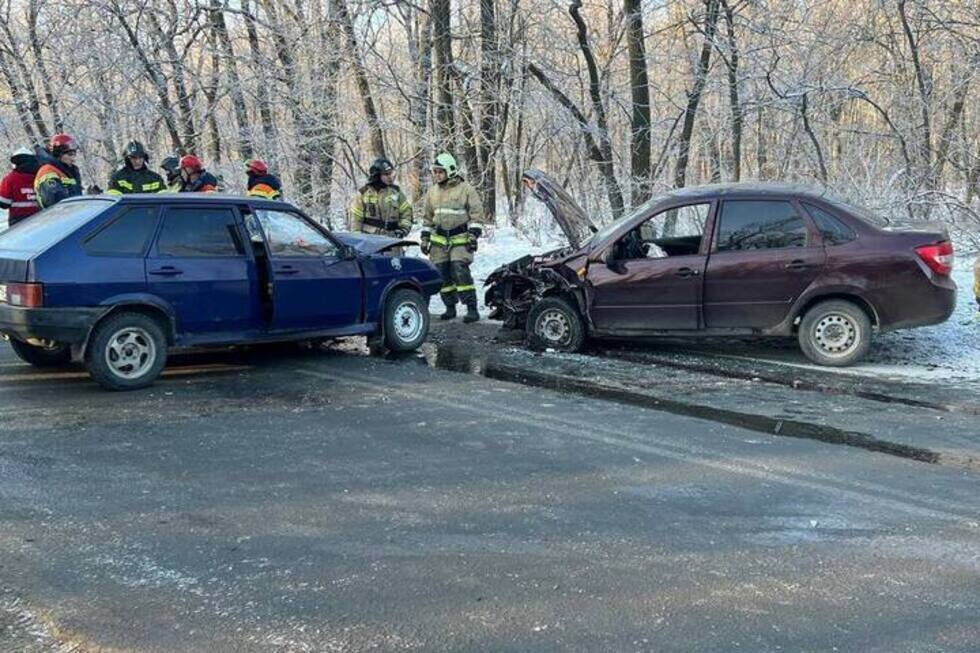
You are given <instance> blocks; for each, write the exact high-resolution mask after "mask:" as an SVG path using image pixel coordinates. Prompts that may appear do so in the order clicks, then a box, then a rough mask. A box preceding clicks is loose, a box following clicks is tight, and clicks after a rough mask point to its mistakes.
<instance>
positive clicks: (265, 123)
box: [242, 0, 276, 157]
mask: <svg viewBox="0 0 980 653" xmlns="http://www.w3.org/2000/svg"><path fill="white" fill-rule="evenodd" d="M242 6H243V7H244V15H245V31H246V32H247V33H248V49H249V54H250V55H251V58H252V67H253V69H254V70H256V71H261V70H267V69H268V67H269V62H268V61H267V60H266V58H265V56H264V55H263V54H262V46H261V43H260V42H259V32H258V27H257V26H256V21H255V15H254V14H253V13H252V12H251V5H250V3H249V1H248V0H245V2H244V3H243V5H242ZM255 102H256V104H257V105H258V108H259V120H260V122H261V123H262V136H263V138H264V139H265V149H266V156H267V157H269V156H270V155H271V153H272V148H273V146H274V145H275V143H276V127H275V123H274V122H273V121H272V107H271V106H270V104H269V89H268V87H267V86H266V84H265V83H264V82H263V81H262V80H259V82H258V83H257V84H256V85H255Z"/></svg>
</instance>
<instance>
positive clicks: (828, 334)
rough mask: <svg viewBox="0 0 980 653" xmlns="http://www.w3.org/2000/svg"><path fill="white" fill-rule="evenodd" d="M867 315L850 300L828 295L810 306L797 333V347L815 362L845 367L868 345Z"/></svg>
mask: <svg viewBox="0 0 980 653" xmlns="http://www.w3.org/2000/svg"><path fill="white" fill-rule="evenodd" d="M872 335H873V334H872V328H871V318H870V317H868V314H867V313H865V312H864V310H863V309H862V308H861V307H860V306H858V305H857V304H855V303H853V302H849V301H846V300H843V299H830V300H827V301H823V302H820V303H819V304H816V305H814V306H812V307H811V308H810V309H809V310H808V311H807V312H806V314H805V315H804V316H803V320H802V321H801V322H800V330H799V333H798V337H799V341H800V349H802V350H803V353H804V354H805V355H806V357H807V358H809V359H810V360H811V361H813V362H814V363H816V364H817V365H826V366H829V367H846V366H848V365H853V364H854V363H856V362H858V361H859V360H861V359H862V358H864V357H865V356H866V355H867V353H868V350H869V349H870V348H871V339H872Z"/></svg>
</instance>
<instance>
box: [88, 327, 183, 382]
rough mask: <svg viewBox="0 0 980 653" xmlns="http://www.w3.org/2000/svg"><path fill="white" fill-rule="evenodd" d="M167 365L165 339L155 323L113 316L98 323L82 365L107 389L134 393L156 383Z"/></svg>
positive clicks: (161, 328)
mask: <svg viewBox="0 0 980 653" xmlns="http://www.w3.org/2000/svg"><path fill="white" fill-rule="evenodd" d="M166 363H167V338H166V336H165V335H164V330H163V326H161V324H160V323H159V321H158V320H156V319H154V318H152V317H150V316H149V315H145V314H143V313H133V312H124V313H116V314H115V315H111V316H110V317H108V318H106V319H105V320H103V321H102V322H100V323H99V324H98V325H97V326H96V327H95V330H94V331H93V332H92V337H91V338H90V339H89V344H88V348H87V349H86V351H85V366H86V367H87V368H88V373H89V374H90V375H91V376H92V378H93V379H94V380H95V382H96V383H98V384H99V385H101V386H102V387H103V388H106V389H107V390H138V389H139V388H145V387H147V386H148V385H150V384H152V383H153V382H154V381H156V380H157V377H159V376H160V372H162V371H163V367H164V365H166Z"/></svg>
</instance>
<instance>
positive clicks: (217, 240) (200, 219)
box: [157, 208, 245, 258]
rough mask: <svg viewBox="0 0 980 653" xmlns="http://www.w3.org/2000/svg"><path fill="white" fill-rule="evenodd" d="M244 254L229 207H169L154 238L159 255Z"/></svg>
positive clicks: (212, 255)
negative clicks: (155, 238)
mask: <svg viewBox="0 0 980 653" xmlns="http://www.w3.org/2000/svg"><path fill="white" fill-rule="evenodd" d="M244 253H245V248H244V246H243V245H242V242H241V236H240V235H239V232H238V226H237V224H236V222H235V212H234V211H233V210H232V209H231V208H188V209H170V210H169V211H167V214H166V215H165V216H164V218H163V227H161V229H160V237H159V238H157V254H158V255H160V256H173V257H182V258H183V257H202V256H211V257H214V256H242V255H244Z"/></svg>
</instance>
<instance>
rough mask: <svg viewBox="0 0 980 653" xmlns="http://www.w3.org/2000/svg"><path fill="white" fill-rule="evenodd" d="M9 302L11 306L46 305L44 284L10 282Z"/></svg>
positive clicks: (8, 285) (33, 306)
mask: <svg viewBox="0 0 980 653" xmlns="http://www.w3.org/2000/svg"><path fill="white" fill-rule="evenodd" d="M6 288H7V303H8V304H10V305H11V306H23V307H24V308H38V307H40V306H43V305H44V286H43V285H41V284H39V283H8V284H6Z"/></svg>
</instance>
